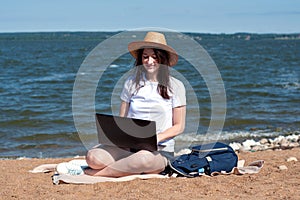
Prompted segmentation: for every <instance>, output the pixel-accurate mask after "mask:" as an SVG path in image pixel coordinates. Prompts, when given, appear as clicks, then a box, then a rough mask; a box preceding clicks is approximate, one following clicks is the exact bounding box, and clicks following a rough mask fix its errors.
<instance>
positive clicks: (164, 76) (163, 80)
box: [135, 48, 171, 99]
mask: <svg viewBox="0 0 300 200" xmlns="http://www.w3.org/2000/svg"><path fill="white" fill-rule="evenodd" d="M143 51H144V49H139V50H138V56H137V59H136V61H135V66H136V72H135V74H136V76H135V84H136V87H137V90H138V89H139V88H140V87H141V86H140V80H141V77H142V74H143V72H145V68H144V66H143V62H142V55H143ZM153 51H154V54H155V55H156V57H157V60H158V63H159V64H161V65H160V67H159V69H158V76H157V80H158V86H157V91H158V93H159V94H160V96H162V98H164V99H170V96H169V94H168V89H169V91H171V88H170V70H169V66H170V59H169V54H168V53H167V52H166V51H165V50H162V49H155V48H153Z"/></svg>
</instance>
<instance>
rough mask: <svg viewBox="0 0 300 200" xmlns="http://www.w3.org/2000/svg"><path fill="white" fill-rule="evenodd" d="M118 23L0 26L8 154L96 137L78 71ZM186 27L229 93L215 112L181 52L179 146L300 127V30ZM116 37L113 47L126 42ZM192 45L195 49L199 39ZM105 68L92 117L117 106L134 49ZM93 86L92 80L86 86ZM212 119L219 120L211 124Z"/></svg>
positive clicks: (80, 151)
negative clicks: (183, 104)
mask: <svg viewBox="0 0 300 200" xmlns="http://www.w3.org/2000/svg"><path fill="white" fill-rule="evenodd" d="M119 33H120V32H33V33H0V68H1V75H0V94H1V97H0V116H1V117H0V158H1V159H15V158H22V157H28V158H54V157H74V156H77V155H84V154H85V152H86V151H87V150H88V149H89V148H91V147H92V146H93V145H96V144H97V137H95V136H96V130H95V121H93V120H91V121H88V122H85V126H81V125H76V123H75V120H74V119H75V118H76V115H78V113H74V110H76V109H74V102H77V103H76V106H77V107H78V106H79V107H80V105H82V107H84V106H85V105H86V103H85V101H86V100H85V99H84V98H83V99H81V100H80V101H82V104H81V103H80V101H79V102H78V101H76V100H74V97H76V95H74V91H75V88H76V87H75V82H76V80H78V78H79V77H81V78H82V77H83V76H84V79H85V80H89V79H90V78H89V74H88V73H84V72H82V71H80V69H82V68H81V67H82V66H83V63H84V62H85V61H86V60H87V58H89V56H91V52H93V50H94V49H95V48H96V47H97V46H98V45H99V44H101V43H103V42H104V41H105V40H108V39H109V38H111V37H113V36H115V35H117V34H119ZM181 34H183V35H184V36H186V37H188V38H190V39H191V40H193V41H194V42H196V43H197V44H199V45H200V46H201V47H202V48H203V49H204V50H205V52H207V56H208V57H210V58H211V60H212V61H213V63H214V64H215V66H216V69H217V70H215V72H216V74H218V73H219V74H220V77H221V78H219V83H221V84H222V88H224V91H225V93H224V94H223V96H224V97H225V98H223V101H222V102H221V104H222V106H223V107H222V108H223V110H222V109H221V111H222V112H219V113H217V114H219V115H218V116H219V117H217V118H218V119H217V120H215V119H214V118H215V115H214V114H212V113H213V112H214V111H213V110H214V109H215V104H214V103H212V98H213V97H214V96H213V95H212V94H214V89H213V88H211V86H210V85H209V84H208V83H207V81H206V79H205V77H204V76H203V74H201V73H199V71H198V70H197V69H196V68H195V67H194V66H193V65H192V64H191V63H190V62H189V61H188V60H186V59H185V58H184V57H182V56H179V61H178V64H177V66H175V67H174V68H173V69H172V70H171V73H173V74H174V75H179V76H177V77H179V79H180V78H182V81H183V83H184V84H187V85H188V86H187V90H186V96H187V118H186V122H187V123H186V129H185V131H184V133H183V134H181V135H180V136H178V137H176V151H179V150H180V149H181V148H185V147H189V146H191V145H193V144H199V143H205V142H210V141H216V140H218V141H223V142H225V143H230V142H232V141H243V140H246V139H255V140H258V139H260V138H262V137H267V138H271V137H275V136H278V135H290V134H300V80H299V79H300V34H253V33H235V34H207V33H181ZM132 37H135V36H134V35H132ZM114 44H115V46H113V47H111V48H112V51H114V50H117V49H118V43H117V42H116V43H114ZM120 45H121V44H120ZM186 52H187V53H188V54H189V53H190V54H193V53H195V51H194V49H193V48H192V47H190V48H187V50H186ZM102 56H106V58H110V57H109V56H110V55H102ZM99 59H101V58H99ZM100 68H101V70H103V71H102V72H101V73H102V76H101V77H100V78H99V80H98V85H96V86H95V88H96V90H95V92H94V96H92V104H93V105H94V107H93V109H92V111H94V112H87V113H88V115H91V116H90V119H93V117H94V113H95V112H99V113H107V114H116V113H117V109H118V108H117V107H118V104H119V103H120V100H119V98H116V97H118V96H119V93H118V92H119V91H120V88H122V85H121V86H120V81H119V80H120V79H121V78H122V77H123V76H122V75H123V74H126V73H127V72H130V71H131V70H132V69H133V59H132V57H131V56H130V54H129V53H128V52H127V53H125V54H122V55H120V57H118V58H113V60H112V62H109V64H107V65H106V66H101V67H100ZM95 73H96V72H95ZM91 76H92V75H91ZM114 88H119V89H118V90H115V89H114ZM85 89H86V90H88V89H89V88H81V91H84V90H85ZM116 91H117V92H116ZM76 92H77V93H78V90H76ZM83 93H84V92H83ZM224 100H225V101H224ZM78 119H79V124H80V119H81V118H80V117H79V118H77V120H78ZM82 119H86V118H82ZM214 123H218V125H219V126H220V128H221V129H220V130H219V129H218V130H217V131H212V132H211V130H210V128H209V127H213V126H214ZM77 124H78V122H77ZM82 127H85V128H86V129H85V128H83V129H82ZM85 130H87V131H85Z"/></svg>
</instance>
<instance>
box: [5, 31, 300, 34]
mask: <svg viewBox="0 0 300 200" xmlns="http://www.w3.org/2000/svg"><path fill="white" fill-rule="evenodd" d="M123 31H131V30H24V31H18V30H17V31H0V34H3V33H64V32H68V33H75V32H85V33H91V32H123ZM178 32H179V33H198V34H215V35H223V34H225V35H234V34H259V35H264V34H265V35H267V34H274V35H296V34H300V32H250V31H249V32H247V31H237V32H204V31H203V32H196V31H178Z"/></svg>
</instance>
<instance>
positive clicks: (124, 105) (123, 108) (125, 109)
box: [119, 101, 129, 117]
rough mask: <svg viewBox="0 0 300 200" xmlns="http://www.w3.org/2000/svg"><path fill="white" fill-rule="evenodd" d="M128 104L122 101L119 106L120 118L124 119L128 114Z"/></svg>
mask: <svg viewBox="0 0 300 200" xmlns="http://www.w3.org/2000/svg"><path fill="white" fill-rule="evenodd" d="M128 109H129V103H127V102H125V101H122V102H121V105H120V114H119V115H120V117H126V116H127V114H128Z"/></svg>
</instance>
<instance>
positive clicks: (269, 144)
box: [0, 131, 300, 161]
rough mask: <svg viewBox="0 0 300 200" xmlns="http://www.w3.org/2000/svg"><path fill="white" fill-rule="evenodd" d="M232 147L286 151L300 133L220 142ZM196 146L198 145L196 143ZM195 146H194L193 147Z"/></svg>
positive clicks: (299, 144) (297, 143)
mask: <svg viewBox="0 0 300 200" xmlns="http://www.w3.org/2000/svg"><path fill="white" fill-rule="evenodd" d="M218 141H219V142H223V143H226V144H228V145H229V146H231V147H232V149H233V150H234V151H235V152H248V151H250V152H256V151H266V150H278V149H279V150H280V149H281V150H286V149H292V148H297V147H300V132H298V131H297V132H293V133H292V134H285V135H283V134H282V135H278V136H276V137H274V136H273V137H266V136H262V137H257V138H256V140H255V139H253V138H252V139H246V140H228V141H226V140H225V141H223V140H218ZM211 142H217V141H206V142H202V143H199V144H205V143H211ZM195 145H197V144H196V143H195ZM191 146H193V145H191ZM189 152H190V148H180V149H179V150H178V151H175V156H179V155H181V154H185V153H189ZM76 158H84V155H76V156H64V157H42V156H40V157H26V156H21V157H17V156H10V157H5V156H3V157H1V156H0V161H1V160H24V159H76Z"/></svg>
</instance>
